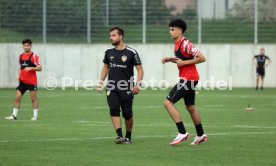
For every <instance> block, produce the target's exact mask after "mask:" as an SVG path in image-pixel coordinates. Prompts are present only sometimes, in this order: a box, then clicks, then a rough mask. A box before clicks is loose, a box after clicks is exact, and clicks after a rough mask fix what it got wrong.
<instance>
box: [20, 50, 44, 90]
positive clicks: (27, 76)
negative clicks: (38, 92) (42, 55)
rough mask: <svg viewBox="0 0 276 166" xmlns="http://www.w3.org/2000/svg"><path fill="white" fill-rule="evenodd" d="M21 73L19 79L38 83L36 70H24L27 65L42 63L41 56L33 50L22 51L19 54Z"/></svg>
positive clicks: (29, 83) (34, 83)
mask: <svg viewBox="0 0 276 166" xmlns="http://www.w3.org/2000/svg"><path fill="white" fill-rule="evenodd" d="M19 64H20V69H21V70H20V75H19V80H20V81H22V82H23V83H25V84H28V85H37V77H36V71H33V70H30V71H26V70H24V69H25V68H26V67H36V66H37V65H40V62H39V56H38V55H37V54H35V53H33V52H29V53H28V54H26V53H22V54H20V56H19Z"/></svg>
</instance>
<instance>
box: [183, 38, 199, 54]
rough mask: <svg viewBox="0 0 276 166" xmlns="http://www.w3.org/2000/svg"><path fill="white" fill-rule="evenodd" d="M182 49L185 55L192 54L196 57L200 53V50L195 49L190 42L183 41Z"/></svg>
mask: <svg viewBox="0 0 276 166" xmlns="http://www.w3.org/2000/svg"><path fill="white" fill-rule="evenodd" d="M182 49H183V52H184V53H185V54H190V55H192V56H196V55H197V54H198V53H199V49H197V48H196V47H194V45H193V44H192V43H191V42H190V41H189V40H184V41H183V44H182Z"/></svg>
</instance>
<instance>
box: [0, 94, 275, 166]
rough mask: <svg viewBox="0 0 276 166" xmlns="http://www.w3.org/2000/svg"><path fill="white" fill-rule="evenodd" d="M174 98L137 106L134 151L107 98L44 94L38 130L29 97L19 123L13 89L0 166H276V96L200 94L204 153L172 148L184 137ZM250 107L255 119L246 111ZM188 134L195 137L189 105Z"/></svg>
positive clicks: (154, 97)
mask: <svg viewBox="0 0 276 166" xmlns="http://www.w3.org/2000/svg"><path fill="white" fill-rule="evenodd" d="M167 93H168V91H152V90H146V91H142V92H141V94H140V95H138V96H136V98H135V103H134V116H135V126H134V133H133V144H131V145H116V144H114V138H115V132H114V130H113V127H112V125H111V121H110V117H109V111H108V107H107V104H106V98H105V95H99V94H97V93H96V92H95V91H86V90H78V91H75V90H73V89H69V90H68V89H67V90H65V91H61V90H54V91H48V90H44V89H40V90H39V91H38V97H39V102H40V108H41V109H40V113H39V115H40V118H39V121H37V122H31V121H30V118H31V117H32V111H31V102H30V99H29V96H28V94H26V96H25V98H24V99H23V101H22V105H21V108H22V109H21V111H20V112H19V115H18V120H17V121H7V120H4V117H5V116H7V115H10V114H11V108H12V102H13V98H14V95H15V90H14V89H0V165H1V166H2V165H3V166H38V165H39V166H46V165H47V166H55V165H56V166H71V165H72V166H76V165H101V166H102V165H109V166H110V165H143V166H148V165H158V166H171V165H172V166H173V165H180V164H181V165H193V166H195V165H211V166H216V165H234V166H240V165H244V166H249V165H250V166H254V165H258V166H259V165H275V163H276V149H275V147H276V141H275V137H276V120H275V119H276V109H275V108H276V95H275V94H276V89H265V90H264V91H255V90H254V89H234V90H232V91H218V90H217V91H204V90H202V91H199V94H198V95H197V107H198V110H199V111H200V113H201V117H202V119H203V125H204V127H205V132H206V134H208V136H209V141H208V142H206V143H204V144H201V145H199V146H191V145H189V143H190V142H191V141H192V139H190V140H188V141H187V142H183V143H182V144H180V145H178V146H169V145H168V143H169V141H170V140H171V139H173V138H174V137H175V135H176V133H177V131H176V127H175V125H174V123H173V122H172V120H171V119H170V117H169V115H168V113H167V112H166V111H165V110H164V108H163V106H162V101H163V99H164V97H165V96H166V94H167ZM248 104H251V106H252V107H253V108H254V111H252V112H246V111H245V108H246V107H247V106H248ZM177 107H178V108H179V109H181V113H182V117H183V119H184V122H185V125H186V128H187V130H188V131H189V132H190V134H191V135H192V138H193V137H194V135H195V129H194V127H193V124H192V121H191V119H190V117H189V115H188V113H187V112H186V111H184V107H183V102H182V101H180V102H179V103H178V104H177Z"/></svg>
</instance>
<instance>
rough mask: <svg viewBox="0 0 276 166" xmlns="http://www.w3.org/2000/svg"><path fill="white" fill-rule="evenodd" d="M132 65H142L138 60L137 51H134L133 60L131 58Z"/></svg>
mask: <svg viewBox="0 0 276 166" xmlns="http://www.w3.org/2000/svg"><path fill="white" fill-rule="evenodd" d="M132 63H133V64H134V65H135V66H137V65H141V64H142V62H141V60H140V57H139V55H138V52H137V51H135V53H134V56H133V58H132Z"/></svg>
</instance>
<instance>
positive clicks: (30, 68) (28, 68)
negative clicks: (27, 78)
mask: <svg viewBox="0 0 276 166" xmlns="http://www.w3.org/2000/svg"><path fill="white" fill-rule="evenodd" d="M32 69H33V68H32V67H25V68H24V70H25V71H31V70H32Z"/></svg>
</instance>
